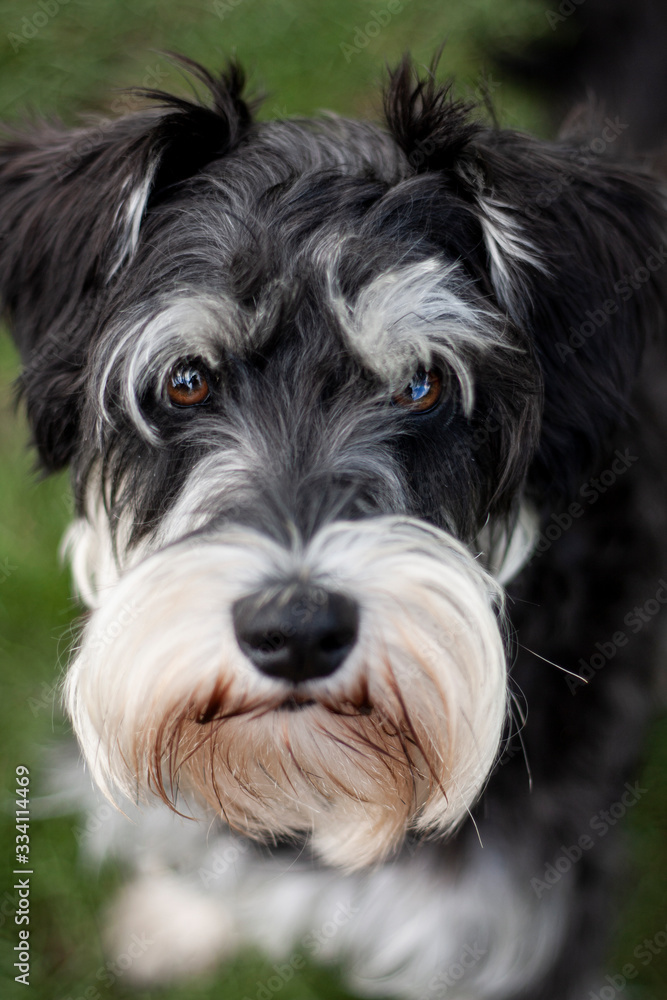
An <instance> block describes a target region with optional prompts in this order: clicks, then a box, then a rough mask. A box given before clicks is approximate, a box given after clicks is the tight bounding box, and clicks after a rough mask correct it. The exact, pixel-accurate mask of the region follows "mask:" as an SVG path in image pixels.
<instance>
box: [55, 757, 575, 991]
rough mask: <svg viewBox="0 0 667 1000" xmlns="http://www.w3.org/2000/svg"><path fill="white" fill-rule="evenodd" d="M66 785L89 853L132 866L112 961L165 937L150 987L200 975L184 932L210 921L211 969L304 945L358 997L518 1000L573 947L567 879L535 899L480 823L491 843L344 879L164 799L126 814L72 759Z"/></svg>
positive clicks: (144, 972) (428, 850) (416, 857)
mask: <svg viewBox="0 0 667 1000" xmlns="http://www.w3.org/2000/svg"><path fill="white" fill-rule="evenodd" d="M59 780H60V781H61V782H66V785H67V788H66V792H65V795H66V797H67V800H68V801H67V803H65V804H69V806H70V808H71V806H72V799H73V797H74V798H75V799H76V805H78V807H79V808H80V807H81V806H82V805H83V806H85V808H86V809H87V811H88V819H87V820H85V821H82V824H81V827H80V828H78V830H77V833H78V839H79V840H80V843H81V846H82V850H83V852H84V856H86V857H89V858H92V859H94V860H95V861H96V862H97V861H101V860H103V859H104V858H108V857H109V856H112V857H114V858H116V859H117V860H118V861H120V862H122V864H123V865H124V866H125V867H127V866H129V867H130V869H131V870H133V872H134V873H135V874H134V879H133V881H132V883H131V885H130V887H129V888H127V889H125V890H123V891H122V892H121V895H120V897H119V899H118V900H117V901H116V903H115V905H114V906H113V907H112V908H111V910H110V912H109V914H108V917H107V920H108V926H107V930H106V932H105V941H106V942H107V947H108V954H109V956H110V957H111V958H113V956H114V954H117V953H118V952H119V951H122V950H123V942H127V941H129V940H131V938H132V935H133V934H135V935H138V936H140V937H141V935H147V936H148V937H149V938H150V939H151V940H152V941H154V942H155V947H154V948H153V947H152V948H151V949H150V954H149V955H148V956H147V958H146V961H145V962H144V961H141V962H138V963H137V964H136V965H135V964H134V963H133V965H132V966H131V967H130V968H129V969H128V970H127V979H128V980H131V981H134V982H138V983H139V984H141V985H144V986H147V985H150V984H151V983H160V982H163V981H164V980H165V979H169V978H176V977H182V976H186V975H188V974H190V973H191V972H192V971H193V969H192V965H191V963H192V961H193V958H194V957H195V956H193V951H192V946H191V944H190V936H189V934H188V933H183V934H182V935H181V933H180V932H179V928H181V927H182V926H185V928H186V930H187V925H188V924H189V925H190V926H191V927H196V926H200V922H201V921H202V920H204V921H208V922H209V925H210V926H208V927H205V928H204V932H203V933H202V934H201V936H200V937H199V938H198V939H197V941H196V944H197V947H198V950H197V952H196V961H197V963H198V967H199V968H201V969H206V968H210V967H211V966H212V965H213V964H215V963H216V962H219V961H222V960H224V959H225V958H226V957H227V956H229V955H230V953H232V952H233V951H234V950H235V949H238V948H241V947H247V946H252V947H254V948H257V949H259V950H260V951H261V952H264V953H265V954H266V955H267V956H268V957H269V959H270V961H271V962H275V963H279V964H287V966H289V962H290V959H291V958H292V957H293V956H295V955H304V954H305V955H306V956H308V957H309V958H311V959H314V960H316V961H318V962H335V963H337V964H339V965H341V966H342V970H343V977H344V979H345V981H346V982H347V983H348V984H349V986H350V988H351V989H352V990H354V991H355V992H357V993H359V994H360V995H361V996H369V997H373V996H378V995H379V996H386V995H391V996H397V997H401V998H403V1000H441V998H442V997H447V1000H472V998H474V1000H502V998H505V997H511V996H514V995H515V993H516V992H518V991H519V990H521V989H528V990H529V989H530V986H531V983H533V982H537V981H539V980H540V978H541V977H542V976H543V975H544V974H545V973H546V972H547V971H548V969H549V967H550V965H551V963H552V961H553V957H554V955H555V954H557V953H558V950H559V947H560V945H561V942H562V937H563V933H564V931H565V927H566V922H565V915H566V908H567V902H568V883H567V880H565V879H563V880H561V882H560V883H558V884H557V885H555V886H553V887H552V889H551V890H550V892H549V895H548V896H544V897H543V898H542V899H541V900H540V901H539V902H538V900H537V898H536V897H535V895H534V893H533V891H532V889H531V888H530V881H529V878H530V862H529V861H527V860H526V859H525V858H524V857H523V856H522V855H521V853H513V851H512V846H511V845H510V844H508V843H501V842H498V841H492V840H489V839H488V838H487V836H486V835H485V833H484V831H483V830H482V840H483V844H479V843H478V842H477V841H473V842H472V843H471V844H469V846H468V849H467V852H466V855H465V857H464V858H463V859H459V862H458V863H457V864H456V865H452V864H451V862H448V861H447V857H446V855H445V854H443V853H442V851H441V849H440V848H437V847H431V846H429V845H422V846H421V847H419V848H418V849H417V850H416V851H415V853H414V854H408V853H406V852H404V853H403V855H402V856H401V857H400V858H398V859H397V860H395V861H394V862H393V863H392V864H391V865H384V866H382V867H379V868H373V869H371V870H369V871H366V872H363V873H351V874H347V875H345V874H341V873H340V872H336V871H333V870H331V869H325V868H317V869H313V867H312V865H311V864H309V863H308V862H307V861H306V860H298V859H295V858H294V857H293V856H292V855H291V854H289V855H287V856H286V857H285V856H283V857H282V858H281V857H280V856H277V857H273V858H272V857H269V856H268V855H266V854H264V853H263V852H261V851H260V849H258V848H256V847H254V846H253V845H252V843H250V842H249V841H247V840H243V839H239V838H233V837H231V836H230V835H229V834H227V833H225V832H224V831H220V829H219V828H217V827H216V828H213V829H209V828H207V827H206V826H203V825H202V824H200V823H194V822H192V821H188V820H185V819H183V818H182V817H179V816H177V815H175V814H174V813H173V812H170V811H169V810H167V809H166V808H165V807H164V806H157V807H155V806H151V807H148V806H146V807H144V808H143V809H142V810H138V809H136V808H135V807H133V806H130V805H128V807H127V812H128V815H127V816H125V815H121V814H120V813H118V812H116V811H115V810H112V809H111V807H110V806H108V805H107V804H106V803H105V802H104V800H102V799H100V798H99V797H96V796H95V794H94V793H92V791H90V790H88V789H87V788H83V787H82V781H81V772H80V771H79V772H78V773H77V772H76V771H75V770H74V769H73V768H71V767H69V768H67V769H66V770H65V771H64V772H62V773H61V775H60V779H59ZM147 951H148V949H147ZM462 958H463V959H464V961H463V962H462V961H461V959H462ZM149 962H150V964H149ZM161 962H164V965H163V966H161V965H160V963H161Z"/></svg>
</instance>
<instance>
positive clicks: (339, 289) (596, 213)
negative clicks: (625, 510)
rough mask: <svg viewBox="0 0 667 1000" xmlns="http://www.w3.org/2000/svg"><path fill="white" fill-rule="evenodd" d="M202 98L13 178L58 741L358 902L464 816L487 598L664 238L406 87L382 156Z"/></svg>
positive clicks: (487, 668) (214, 89)
mask: <svg viewBox="0 0 667 1000" xmlns="http://www.w3.org/2000/svg"><path fill="white" fill-rule="evenodd" d="M192 68H193V70H194V72H195V73H196V75H197V76H198V77H199V79H200V80H201V81H202V82H203V83H204V84H205V85H206V86H207V87H208V89H209V90H210V100H209V102H208V103H203V104H198V103H191V102H188V101H184V100H182V99H179V98H175V97H171V96H168V95H164V94H153V95H152V98H153V101H154V106H152V107H151V108H149V109H148V110H146V111H142V112H139V113H135V114H131V115H128V116H126V117H124V118H122V119H120V120H116V121H111V122H107V123H102V124H101V125H99V126H96V127H89V128H87V129H79V130H67V129H64V128H59V127H57V126H37V127H33V128H32V129H27V130H25V131H24V132H22V133H21V134H17V135H15V136H14V137H13V138H11V139H10V140H7V141H6V142H5V143H4V145H3V147H2V149H1V150H0V227H1V229H2V243H1V244H0V265H1V269H0V283H1V285H2V291H3V295H4V301H5V303H6V308H7V311H8V314H9V317H10V320H11V323H12V326H13V329H14V332H15V336H16V339H17V342H18V344H19V346H20V348H21V351H22V355H23V362H24V372H23V375H22V391H23V395H24V397H25V401H26V404H27V410H28V414H29V418H30V420H31V424H32V428H33V433H34V440H35V444H36V446H37V448H38V451H39V454H40V457H41V461H42V463H43V465H44V467H45V468H46V469H48V470H50V469H57V468H60V467H62V466H64V465H70V466H71V468H72V471H73V481H74V486H75V495H76V501H77V505H78V514H79V516H78V518H77V520H76V521H75V523H74V524H73V526H72V528H71V530H70V532H69V536H68V548H69V552H70V554H71V558H72V563H73V568H74V574H75V579H76V582H77V586H78V588H79V590H80V592H81V594H82V596H83V598H84V599H85V601H86V602H87V604H88V605H89V606H90V608H91V609H92V613H91V615H90V618H89V621H88V623H87V624H86V626H85V628H84V631H83V634H82V638H81V642H80V646H79V648H78V649H77V651H76V654H75V656H74V658H73V662H72V665H71V667H70V670H69V674H68V678H67V683H66V701H67V706H68V710H69V712H70V715H71V717H72V720H73V722H74V726H75V729H76V732H77V735H78V737H79V740H80V742H81V746H82V748H83V751H84V753H85V755H86V758H87V760H88V763H89V766H90V768H91V770H92V772H93V774H94V775H95V777H96V779H97V780H98V782H99V783H100V784H101V785H102V786H103V787H104V788H106V789H109V790H110V789H112V788H113V787H114V786H119V787H121V788H122V789H123V790H125V791H126V792H128V793H129V794H131V795H133V796H134V795H136V794H137V793H139V794H141V793H143V792H147V791H150V792H153V793H157V794H158V795H160V796H162V797H163V798H165V799H166V800H168V801H170V802H171V803H172V804H176V795H177V792H178V794H179V803H180V802H183V801H184V802H186V803H190V801H191V799H192V800H193V801H194V800H195V799H197V800H199V799H202V798H203V799H204V800H205V801H207V802H208V803H209V804H212V805H213V806H214V807H215V808H216V809H217V810H219V811H220V812H221V813H222V815H223V816H224V817H225V819H226V820H227V821H228V822H229V823H230V824H232V825H233V826H234V827H236V828H238V829H241V830H243V831H244V832H246V833H249V834H251V835H258V836H266V835H268V836H270V837H277V836H282V835H289V834H293V833H303V832H311V833H312V835H313V843H314V845H315V848H316V849H317V850H318V851H319V852H320V853H321V854H322V855H323V856H324V857H325V858H326V859H328V860H329V861H332V862H334V863H339V864H341V865H346V866H348V867H355V866H359V865H362V864H365V863H367V862H370V861H373V860H376V859H378V858H381V857H382V856H384V855H385V854H386V853H387V852H388V851H389V850H390V849H392V848H393V847H394V846H395V845H396V844H397V843H399V842H400V840H401V838H402V837H403V835H404V834H405V832H406V830H408V829H413V830H418V831H422V832H428V831H443V830H446V829H449V828H451V827H452V826H454V825H455V824H457V823H458V822H459V821H460V820H461V818H462V817H463V816H464V815H465V813H466V811H467V810H468V809H469V808H470V806H471V804H472V803H473V801H474V800H475V798H476V796H477V795H478V794H479V792H480V790H481V788H482V787H483V784H484V781H485V780H486V778H487V776H488V774H489V771H490V769H491V767H492V765H493V762H494V759H495V756H496V754H497V751H498V747H499V744H500V740H501V735H502V730H503V724H504V719H505V711H506V669H505V653H504V643H503V636H502V627H501V625H500V623H499V622H500V620H501V614H500V602H501V584H502V583H503V582H505V580H506V579H507V578H509V577H510V576H511V575H512V574H513V573H515V572H516V571H517V569H518V568H519V567H520V565H521V563H522V562H523V561H525V559H526V558H527V557H528V556H529V554H530V547H531V542H532V541H533V540H534V534H535V524H536V520H537V514H536V510H537V509H538V508H539V507H541V506H542V507H548V506H549V505H550V504H552V505H553V504H557V503H558V502H559V499H560V498H562V497H564V496H566V495H567V494H568V491H569V489H570V488H571V486H572V484H578V483H579V482H581V480H582V478H583V477H584V476H585V474H586V471H587V470H588V469H589V467H590V466H591V464H592V462H594V460H595V457H596V456H597V455H598V454H599V452H600V449H601V447H603V445H604V442H605V441H606V440H607V438H608V436H609V434H610V433H611V431H612V430H613V428H614V426H615V425H616V424H617V423H618V421H619V419H620V418H621V416H622V413H623V411H624V407H625V403H626V400H627V396H628V391H629V387H630V384H631V381H632V376H633V373H634V372H635V371H636V369H637V366H638V364H639V359H640V355H641V349H642V343H643V339H644V337H645V336H646V335H647V334H648V333H650V332H651V331H652V329H653V328H655V326H656V324H657V323H658V317H659V312H660V299H661V295H662V292H661V290H660V287H659V282H658V269H657V268H653V265H652V264H651V261H650V260H649V256H650V254H651V253H654V252H658V254H659V253H661V252H663V249H664V248H661V246H660V243H661V240H662V239H663V234H664V219H663V215H662V212H663V209H662V205H661V202H660V198H659V194H658V191H657V187H656V185H655V184H654V182H653V181H651V180H650V179H649V178H648V177H645V176H643V175H642V174H641V173H640V172H633V171H631V170H628V169H626V168H622V167H618V166H615V165H614V164H613V163H611V162H609V161H607V160H606V159H605V158H604V157H603V156H598V157H595V156H594V157H586V156H582V155H579V154H578V152H577V147H571V146H568V145H567V144H566V143H561V144H551V145H549V144H546V143H541V142H538V141H536V140H533V139H530V138H528V137H526V136H523V135H519V134H517V133H513V132H503V131H498V130H496V129H492V128H489V127H486V126H484V125H482V124H480V123H479V122H477V121H476V120H475V118H474V116H473V115H472V112H471V111H470V109H468V108H466V107H465V106H463V105H462V104H460V103H457V102H456V101H453V100H452V99H451V98H450V97H449V94H448V91H447V88H440V87H438V86H437V85H436V84H435V83H434V82H433V79H432V78H429V79H428V80H426V81H421V82H420V81H419V80H418V79H416V77H415V76H414V73H413V70H412V67H411V65H410V63H409V61H405V62H404V63H403V65H402V66H401V67H400V68H399V70H398V71H397V72H395V73H394V74H393V75H392V77H391V80H390V84H389V87H388V89H387V94H386V127H384V128H378V127H375V126H372V125H368V124H360V123H357V122H351V121H347V120H344V119H339V118H335V117H326V118H322V119H318V120H316V121H280V122H267V123H257V122H255V121H253V108H252V106H251V105H249V104H248V103H247V102H246V101H245V100H244V98H243V94H242V90H243V86H242V84H243V80H242V75H241V73H240V71H239V70H238V68H237V67H235V66H232V67H230V68H229V69H228V70H227V72H226V73H224V74H223V75H222V76H221V77H219V78H213V77H210V76H209V75H208V74H207V73H205V71H203V70H201V69H199V68H197V67H192ZM658 259H659V258H658ZM640 271H641V274H640ZM644 274H645V276H644ZM589 317H590V324H591V325H592V327H593V333H592V335H591V334H589V333H587V329H588V328H586V329H584V326H583V324H585V323H586V322H587V320H588V319H589ZM600 317H601V319H600ZM573 334H577V338H578V339H577V338H575V337H574V336H573Z"/></svg>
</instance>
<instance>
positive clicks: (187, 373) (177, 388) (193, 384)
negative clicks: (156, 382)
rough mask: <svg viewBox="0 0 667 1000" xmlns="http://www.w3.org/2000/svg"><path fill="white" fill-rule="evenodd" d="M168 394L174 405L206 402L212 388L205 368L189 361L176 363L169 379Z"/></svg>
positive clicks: (194, 404)
mask: <svg viewBox="0 0 667 1000" xmlns="http://www.w3.org/2000/svg"><path fill="white" fill-rule="evenodd" d="M167 395H168V396H169V399H170V400H171V402H172V403H173V404H174V406H197V405H198V404H199V403H205V402H206V400H207V399H208V398H209V396H210V390H209V386H208V379H207V378H206V375H205V374H204V371H203V369H202V368H201V367H198V366H197V365H196V364H190V363H188V362H185V363H184V362H180V363H179V364H177V365H175V366H174V367H173V368H172V370H171V371H170V373H169V377H168V379H167Z"/></svg>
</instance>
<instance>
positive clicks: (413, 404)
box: [392, 368, 442, 413]
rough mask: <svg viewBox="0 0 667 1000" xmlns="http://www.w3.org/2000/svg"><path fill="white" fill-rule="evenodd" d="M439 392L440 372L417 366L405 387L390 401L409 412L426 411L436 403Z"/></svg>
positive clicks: (440, 387) (440, 384)
mask: <svg viewBox="0 0 667 1000" xmlns="http://www.w3.org/2000/svg"><path fill="white" fill-rule="evenodd" d="M441 392H442V378H441V376H440V373H439V372H438V371H437V370H436V369H435V368H431V369H429V370H428V371H426V370H425V369H424V368H419V369H418V370H417V371H416V372H415V374H414V375H413V376H412V378H411V379H410V381H409V382H408V384H407V385H406V387H405V389H402V390H401V391H400V392H397V393H396V394H395V395H394V396H393V397H392V402H393V403H394V404H395V405H396V406H401V407H403V409H405V410H409V411H410V412H411V413H426V412H427V410H432V409H433V407H434V406H435V405H436V403H437V402H438V400H439V399H440V395H441Z"/></svg>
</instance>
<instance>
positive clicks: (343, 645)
mask: <svg viewBox="0 0 667 1000" xmlns="http://www.w3.org/2000/svg"><path fill="white" fill-rule="evenodd" d="M232 616H233V619H234V629H235V631H236V638H237V640H238V644H239V646H240V647H241V649H242V650H243V652H244V653H245V655H246V656H247V657H248V659H249V660H251V661H252V662H253V663H254V665H255V666H256V667H257V669H258V670H261V671H262V673H264V674H268V675H269V677H282V678H284V679H285V680H288V681H292V682H293V683H294V684H298V683H299V682H300V681H307V680H312V679H313V678H315V677H328V676H329V674H332V673H333V672H334V670H336V669H337V668H338V667H339V666H340V665H341V663H342V662H343V660H344V659H345V657H346V656H347V655H348V653H349V652H350V650H351V649H352V647H353V646H354V644H355V642H356V638H357V629H358V627H359V610H358V607H357V603H356V601H354V600H352V598H351V597H347V596H346V595H345V594H338V593H331V592H330V591H327V590H324V589H323V588H318V587H315V586H308V585H306V584H297V585H292V586H288V587H286V588H285V589H283V590H280V591H279V592H278V593H273V592H271V593H268V594H267V593H266V592H263V591H259V592H258V593H255V594H249V595H248V596H247V597H242V598H241V599H240V600H238V601H236V603H235V604H234V606H233V608H232Z"/></svg>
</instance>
